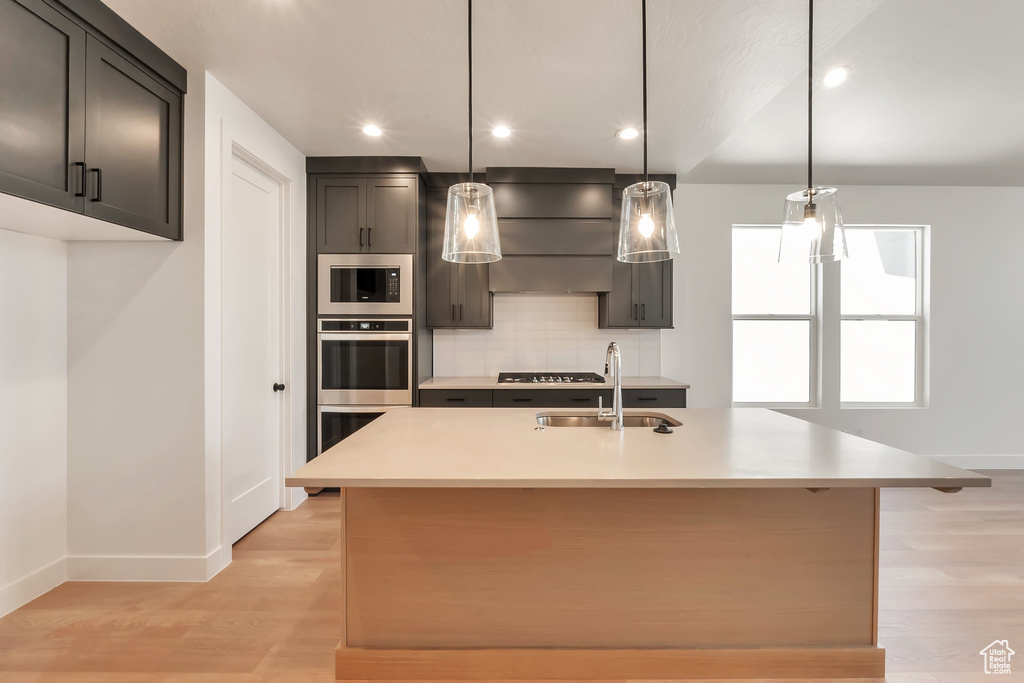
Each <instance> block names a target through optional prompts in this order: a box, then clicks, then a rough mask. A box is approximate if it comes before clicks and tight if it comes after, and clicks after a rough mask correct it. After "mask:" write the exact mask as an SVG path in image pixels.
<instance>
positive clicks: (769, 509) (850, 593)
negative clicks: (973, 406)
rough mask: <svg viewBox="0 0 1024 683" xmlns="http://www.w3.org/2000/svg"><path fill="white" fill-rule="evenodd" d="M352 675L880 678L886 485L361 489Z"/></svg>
mask: <svg viewBox="0 0 1024 683" xmlns="http://www.w3.org/2000/svg"><path fill="white" fill-rule="evenodd" d="M342 539H343V542H342V551H341V552H342V558H341V559H342V572H343V579H344V581H343V585H344V594H343V600H342V609H343V612H344V620H343V632H342V641H341V643H340V645H339V648H338V651H337V653H336V674H335V675H336V678H337V679H338V680H366V679H434V680H440V679H444V680H458V679H467V680H468V679H672V678H676V679H685V678H872V677H882V676H884V672H885V658H884V650H882V649H881V648H878V647H877V639H876V632H877V585H878V578H877V577H878V565H877V561H878V489H873V488H847V489H841V488H835V489H830V490H828V491H819V492H817V493H812V492H810V491H807V490H806V489H802V488H801V489H795V488H757V489H750V488H744V489H739V488H736V489H730V488H719V489H686V488H666V489H651V488H647V489H628V488H615V489H594V488H590V489H567V488H536V489H516V488H457V489H454V488H348V489H344V490H343V492H342Z"/></svg>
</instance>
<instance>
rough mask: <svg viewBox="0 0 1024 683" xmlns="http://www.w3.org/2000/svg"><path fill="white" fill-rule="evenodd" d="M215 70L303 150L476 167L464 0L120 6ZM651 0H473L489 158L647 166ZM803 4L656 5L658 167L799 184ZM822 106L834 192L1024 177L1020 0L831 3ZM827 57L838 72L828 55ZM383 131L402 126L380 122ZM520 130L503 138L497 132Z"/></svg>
mask: <svg viewBox="0 0 1024 683" xmlns="http://www.w3.org/2000/svg"><path fill="white" fill-rule="evenodd" d="M105 2H106V3H107V4H108V5H109V6H111V7H112V8H113V9H114V10H115V11H117V12H118V13H119V14H121V16H123V17H124V18H125V19H127V20H128V21H129V23H131V24H133V25H134V26H135V27H137V28H138V29H139V30H141V31H142V32H143V33H144V34H146V35H147V36H148V37H150V38H151V39H152V40H153V41H154V42H156V43H157V44H158V45H159V46H160V47H162V48H163V49H164V50H165V51H167V52H168V53H169V54H171V56H173V57H174V58H176V59H177V60H178V61H180V62H181V63H182V64H183V65H185V66H186V67H187V68H188V69H189V70H190V75H191V78H190V80H191V88H193V89H195V88H198V87H200V85H199V84H200V83H201V81H200V80H199V78H198V75H199V74H201V72H202V70H203V69H206V70H209V71H210V72H211V73H212V74H214V75H215V76H216V77H217V78H218V79H219V80H220V81H221V82H223V83H224V84H225V85H226V86H227V87H228V88H229V89H231V90H232V91H233V92H234V93H235V94H236V95H238V96H239V97H240V98H241V99H242V100H244V101H245V102H246V103H247V104H249V106H251V107H252V108H253V109H254V110H255V111H256V112H257V113H259V114H260V115H261V116H262V117H263V118H264V119H265V120H266V121H267V122H268V123H270V124H271V125H272V126H273V127H274V128H276V129H277V130H278V131H279V132H280V133H281V134H282V135H284V136H285V137H286V138H287V139H288V140H290V141H291V142H292V143H293V144H294V145H295V146H296V147H298V148H299V149H300V150H301V151H302V152H304V153H305V154H307V155H378V154H379V155H413V156H422V157H423V159H424V161H425V162H426V164H427V167H428V168H430V170H432V171H460V170H465V169H466V164H467V158H466V154H467V151H466V140H467V129H466V126H467V110H466V105H467V101H466V97H467V93H466V15H465V10H466V4H465V2H463V1H461V0H373V1H372V2H371V1H369V0H361V1H355V0H175V2H167V1H166V0H105ZM639 6H640V3H639V2H638V1H637V0H477V2H476V3H475V5H474V38H473V43H474V55H475V56H474V102H473V112H474V119H475V126H476V137H475V140H476V144H475V147H474V162H475V166H476V168H477V169H478V170H480V169H483V168H485V167H487V166H600V167H615V168H616V169H618V170H619V171H623V172H629V171H638V170H640V168H641V164H642V146H641V141H640V140H639V139H637V140H633V141H622V140H619V139H617V138H616V137H615V136H614V133H615V131H616V130H618V129H620V128H623V127H626V126H636V127H639V126H640V123H641V86H640V58H641V54H640V16H639ZM806 12H807V6H806V2H805V1H804V0H650V1H649V3H648V20H649V46H648V62H649V131H650V135H649V139H650V145H649V147H650V168H651V171H652V172H675V173H677V174H679V176H680V179H681V180H683V181H685V182H802V178H804V176H805V173H806V171H805V163H806V99H805V98H806V78H807V75H806V74H807V65H806V40H807V35H806V31H807V27H806V21H807V18H806ZM815 20H816V30H815V65H816V68H815V71H816V76H820V74H821V73H823V72H824V70H826V69H827V68H830V67H832V66H836V65H846V66H849V67H850V68H851V70H852V71H851V76H850V78H849V80H848V81H847V82H846V83H845V84H844V85H842V86H840V87H839V88H837V89H835V90H827V91H826V90H824V89H819V90H818V96H816V99H815V146H816V149H815V159H816V168H817V172H816V175H817V178H818V179H819V180H820V181H822V182H828V183H874V184H914V185H926V184H954V185H1024V124H1022V122H1024V88H1021V87H1020V86H1019V83H1020V78H1021V75H1020V73H1019V71H1020V69H1021V67H1024V41H1021V40H1020V38H1019V35H1018V34H1019V28H1018V27H1019V26H1021V25H1024V2H1020V1H1019V0H818V1H817V2H816V4H815ZM819 67H820V68H819ZM367 123H374V124H376V125H378V126H380V127H381V128H382V129H384V134H383V135H382V136H381V137H379V138H370V137H367V136H365V135H363V134H362V132H361V129H362V127H363V126H364V125H365V124H367ZM499 123H501V124H506V125H508V126H510V127H511V128H513V130H514V132H513V134H512V136H511V137H510V138H507V139H503V140H502V139H498V138H495V137H493V136H491V135H490V132H489V131H490V129H491V128H492V127H493V126H495V125H497V124H499Z"/></svg>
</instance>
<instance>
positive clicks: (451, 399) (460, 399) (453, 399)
mask: <svg viewBox="0 0 1024 683" xmlns="http://www.w3.org/2000/svg"><path fill="white" fill-rule="evenodd" d="M445 400H446V401H465V400H466V399H464V398H446V399H445Z"/></svg>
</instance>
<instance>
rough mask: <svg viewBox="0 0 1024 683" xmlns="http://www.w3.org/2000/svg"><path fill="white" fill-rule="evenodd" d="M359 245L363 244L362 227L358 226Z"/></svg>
mask: <svg viewBox="0 0 1024 683" xmlns="http://www.w3.org/2000/svg"><path fill="white" fill-rule="evenodd" d="M359 246H363V229H362V228H359Z"/></svg>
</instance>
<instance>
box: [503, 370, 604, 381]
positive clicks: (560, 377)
mask: <svg viewBox="0 0 1024 683" xmlns="http://www.w3.org/2000/svg"><path fill="white" fill-rule="evenodd" d="M603 382H604V377H603V376H602V375H599V374H597V373H596V372H499V373H498V384H596V383H603Z"/></svg>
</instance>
